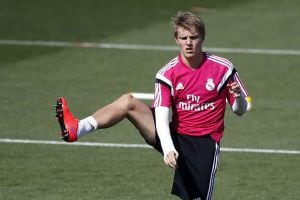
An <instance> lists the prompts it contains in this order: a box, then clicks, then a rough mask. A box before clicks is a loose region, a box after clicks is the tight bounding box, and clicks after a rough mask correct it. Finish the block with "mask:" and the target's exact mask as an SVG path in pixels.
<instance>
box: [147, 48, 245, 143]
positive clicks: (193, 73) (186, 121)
mask: <svg viewBox="0 0 300 200" xmlns="http://www.w3.org/2000/svg"><path fill="white" fill-rule="evenodd" d="M203 55H204V56H203V61H202V63H201V64H200V65H199V67H197V68H196V69H192V68H190V67H188V66H186V65H185V64H184V63H183V61H182V59H181V57H180V55H179V56H177V57H176V58H174V59H172V60H171V61H170V62H169V63H168V64H166V65H165V66H164V67H163V68H161V69H160V70H159V71H158V73H157V74H156V83H155V95H154V101H153V107H159V106H163V107H171V108H172V128H173V129H174V130H175V131H176V132H177V133H179V134H184V135H191V136H203V135H208V134H210V135H211V137H212V138H213V139H214V140H215V141H216V142H219V141H220V140H221V138H222V136H223V134H224V114H225V109H226V101H228V103H229V104H230V105H233V103H234V97H233V96H232V95H231V94H230V93H229V91H228V88H227V87H226V85H227V83H229V82H232V81H236V82H237V83H238V84H239V85H240V86H241V90H242V95H243V96H247V91H246V89H245V87H244V85H243V83H242V81H241V80H240V78H239V76H238V74H237V72H236V70H235V68H234V67H233V65H232V63H231V62H230V61H228V60H227V59H224V58H221V57H218V56H215V55H213V54H209V53H203Z"/></svg>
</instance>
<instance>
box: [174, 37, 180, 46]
mask: <svg viewBox="0 0 300 200" xmlns="http://www.w3.org/2000/svg"><path fill="white" fill-rule="evenodd" d="M174 39H175V42H176V44H178V45H179V42H178V38H177V37H174Z"/></svg>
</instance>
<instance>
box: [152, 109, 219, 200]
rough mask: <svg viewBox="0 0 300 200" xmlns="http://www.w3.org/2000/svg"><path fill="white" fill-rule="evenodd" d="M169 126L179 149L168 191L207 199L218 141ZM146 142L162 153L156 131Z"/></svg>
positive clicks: (182, 197)
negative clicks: (171, 184) (178, 131)
mask: <svg viewBox="0 0 300 200" xmlns="http://www.w3.org/2000/svg"><path fill="white" fill-rule="evenodd" d="M153 113H154V112H153ZM154 119H155V117H154ZM170 130H171V136H172V139H173V143H174V146H175V148H176V150H177V151H178V153H179V157H178V161H177V164H178V168H177V169H176V170H175V174H174V180H173V187H172V192H171V193H172V194H174V195H176V196H178V197H180V198H181V199H184V200H189V199H200V198H201V199H202V200H203V199H205V200H210V199H211V198H212V192H213V189H214V179H215V174H216V171H217V167H218V158H219V152H220V147H219V144H218V143H216V142H215V141H214V140H213V139H212V138H211V137H210V135H205V136H188V135H183V134H178V133H176V132H175V131H174V130H172V128H171V126H170ZM146 142H147V141H146ZM147 143H148V144H149V145H151V146H152V147H153V148H155V149H156V150H157V151H158V152H160V153H162V147H161V143H160V140H159V137H158V135H157V133H156V143H155V144H150V143H149V142H147Z"/></svg>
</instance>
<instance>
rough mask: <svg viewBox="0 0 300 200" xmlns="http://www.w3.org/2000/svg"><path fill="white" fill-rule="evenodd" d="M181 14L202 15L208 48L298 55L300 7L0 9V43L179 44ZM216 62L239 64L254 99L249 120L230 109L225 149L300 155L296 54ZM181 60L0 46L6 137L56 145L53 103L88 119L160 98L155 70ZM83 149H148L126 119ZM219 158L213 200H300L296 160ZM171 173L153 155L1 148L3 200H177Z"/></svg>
mask: <svg viewBox="0 0 300 200" xmlns="http://www.w3.org/2000/svg"><path fill="white" fill-rule="evenodd" d="M178 10H189V11H193V12H195V13H196V14H198V15H199V16H201V17H202V18H203V19H204V21H205V22H206V28H207V37H206V41H205V43H204V46H205V47H223V48H243V49H281V50H296V51H299V50H300V49H299V47H300V37H299V34H298V33H299V32H300V27H299V19H300V13H299V10H300V4H299V1H298V0H286V1H281V0H229V1H223V0H215V1H210V0H203V1H195V0H187V1H181V0H164V1H160V0H151V1H150V0H145V1H139V0H126V1H122V0H113V1H104V0H91V1H82V0H80V1H71V0H66V1H56V0H55V1H50V0H45V1H37V0H29V1H17V0H11V1H0V25H1V28H0V40H26V41H36V40H43V41H61V42H99V43H113V44H137V45H175V42H174V40H173V38H172V33H171V25H170V18H171V16H172V15H174V14H175V13H176V12H177V11H178ZM0 43H1V42H0ZM216 54H217V55H220V56H224V57H226V58H228V59H229V60H231V61H232V62H233V64H234V65H235V66H236V68H237V70H238V71H239V74H240V76H241V78H242V79H243V81H244V83H245V85H246V87H247V89H248V90H249V93H250V95H251V96H252V98H253V110H251V112H249V113H247V114H246V115H245V116H244V117H242V118H239V117H237V116H234V115H233V114H232V113H231V112H230V111H229V110H228V111H229V112H227V114H226V129H225V136H224V138H223V140H222V144H221V145H222V147H233V148H258V149H286V150H297V151H299V150H300V148H299V144H300V135H299V120H300V114H299V113H300V104H299V100H300V93H299V92H298V91H299V88H300V82H299V75H300V67H299V65H300V56H299V55H268V54H246V53H216ZM176 55H177V52H175V51H158V50H126V49H123V50H122V49H101V48H70V47H47V46H22V45H3V44H0V113H1V114H0V139H2V138H11V139H32V140H54V141H60V139H59V134H58V132H59V126H58V124H57V122H56V120H55V118H54V116H53V113H54V108H53V106H52V105H54V103H55V100H56V98H57V97H59V96H65V97H66V98H67V100H68V102H69V106H70V108H71V109H72V111H73V113H74V114H75V115H76V116H78V117H79V118H83V117H86V116H88V115H90V114H91V113H93V112H94V111H95V110H96V109H98V108H100V107H101V106H103V105H105V104H107V103H109V102H111V101H112V100H114V99H115V98H117V97H119V96H120V95H121V94H122V93H125V92H129V91H136V92H153V88H154V83H153V79H154V75H155V73H156V71H157V70H158V69H159V68H160V67H161V66H162V65H164V64H165V63H166V62H167V61H169V60H170V59H171V58H173V57H175V56H176ZM149 103H151V102H149ZM81 141H83V142H107V143H129V144H144V141H143V139H142V138H141V137H140V136H139V134H138V132H137V131H136V130H135V129H134V128H133V126H132V125H131V124H130V123H129V122H128V121H123V122H121V123H120V124H119V125H118V126H115V127H113V128H111V129H105V130H101V131H98V132H96V133H94V134H92V135H89V136H87V137H85V138H82V140H81ZM220 159H221V162H220V165H219V169H218V173H217V177H216V185H215V193H214V199H216V200H221V199H222V200H233V199H234V200H235V199H242V200H254V199H255V200H266V199H272V200H273V199H274V200H275V199H278V200H294V199H297V198H299V196H300V190H299V188H300V181H299V180H300V170H299V166H300V155H299V154H258V153H237V152H230V153H229V152H222V153H221V157H220ZM172 176H173V173H172V170H171V169H169V168H168V167H166V166H165V165H164V163H163V161H162V157H161V156H160V155H159V154H158V153H156V152H155V151H153V150H152V149H135V148H110V147H83V146H62V145H45V144H14V143H2V142H0V199H1V200H2V199H3V200H19V199H23V200H32V199H34V200H35V199H45V200H76V199H78V200H79V199H80V200H82V199H87V200H91V199H128V200H129V199H149V200H152V199H176V197H173V196H171V195H170V194H169V193H170V189H171V183H172V178H173V177H172Z"/></svg>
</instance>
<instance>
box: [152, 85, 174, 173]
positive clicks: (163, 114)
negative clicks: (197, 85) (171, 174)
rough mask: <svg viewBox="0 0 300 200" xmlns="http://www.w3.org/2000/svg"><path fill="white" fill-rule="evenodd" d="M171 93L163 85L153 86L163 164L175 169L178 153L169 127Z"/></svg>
mask: <svg viewBox="0 0 300 200" xmlns="http://www.w3.org/2000/svg"><path fill="white" fill-rule="evenodd" d="M170 100H171V91H170V87H168V86H167V85H165V84H163V83H156V84H155V99H154V103H153V106H154V109H155V118H156V120H155V121H156V130H157V134H158V137H159V139H160V142H161V146H162V150H163V154H164V162H165V163H166V165H168V166H169V167H172V168H173V169H175V168H176V167H177V158H178V152H177V151H176V149H175V147H174V143H173V140H172V137H171V132H170V127H169V111H170V108H169V107H170Z"/></svg>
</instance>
